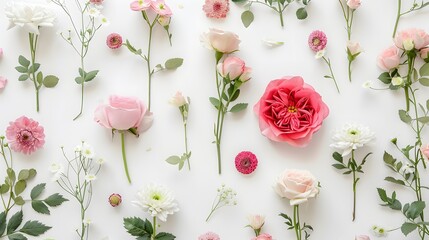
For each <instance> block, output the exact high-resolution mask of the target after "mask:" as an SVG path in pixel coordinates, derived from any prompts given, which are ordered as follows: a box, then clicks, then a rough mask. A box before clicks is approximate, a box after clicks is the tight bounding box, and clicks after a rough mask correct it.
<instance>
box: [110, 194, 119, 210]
mask: <svg viewBox="0 0 429 240" xmlns="http://www.w3.org/2000/svg"><path fill="white" fill-rule="evenodd" d="M121 202H122V197H121V195H119V194H117V193H113V194H112V195H110V197H109V203H110V205H112V207H117V206H119V205H120V204H121Z"/></svg>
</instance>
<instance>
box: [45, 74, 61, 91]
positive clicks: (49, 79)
mask: <svg viewBox="0 0 429 240" xmlns="http://www.w3.org/2000/svg"><path fill="white" fill-rule="evenodd" d="M58 81H59V79H58V77H56V76H54V75H48V76H46V77H45V79H43V86H45V87H47V88H53V87H55V86H57V84H58Z"/></svg>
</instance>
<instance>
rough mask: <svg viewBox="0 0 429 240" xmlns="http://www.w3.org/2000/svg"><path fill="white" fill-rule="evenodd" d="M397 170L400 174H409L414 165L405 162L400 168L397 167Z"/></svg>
mask: <svg viewBox="0 0 429 240" xmlns="http://www.w3.org/2000/svg"><path fill="white" fill-rule="evenodd" d="M399 172H400V173H402V174H411V173H414V167H413V166H412V165H410V164H409V163H406V164H404V165H402V167H401V169H399Z"/></svg>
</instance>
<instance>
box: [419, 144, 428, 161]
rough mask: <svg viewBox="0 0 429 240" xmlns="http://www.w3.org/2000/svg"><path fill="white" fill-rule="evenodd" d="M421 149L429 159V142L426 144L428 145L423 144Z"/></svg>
mask: <svg viewBox="0 0 429 240" xmlns="http://www.w3.org/2000/svg"><path fill="white" fill-rule="evenodd" d="M420 151H421V152H422V155H423V156H424V157H425V158H426V160H429V144H426V146H422V147H421V148H420Z"/></svg>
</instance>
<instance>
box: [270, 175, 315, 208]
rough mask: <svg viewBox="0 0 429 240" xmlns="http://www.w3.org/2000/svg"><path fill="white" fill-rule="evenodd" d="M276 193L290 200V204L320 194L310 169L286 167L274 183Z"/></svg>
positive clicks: (304, 200) (299, 202)
mask: <svg viewBox="0 0 429 240" xmlns="http://www.w3.org/2000/svg"><path fill="white" fill-rule="evenodd" d="M274 190H275V191H276V193H277V194H278V195H279V196H280V197H282V198H287V199H289V200H290V205H299V204H301V203H304V202H307V201H308V199H309V198H314V197H316V196H317V194H319V187H318V182H317V180H316V178H315V177H314V176H313V174H311V173H310V172H309V171H306V170H296V169H286V170H285V171H283V173H282V174H281V175H280V176H279V177H278V178H277V182H276V183H275V185H274Z"/></svg>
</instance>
